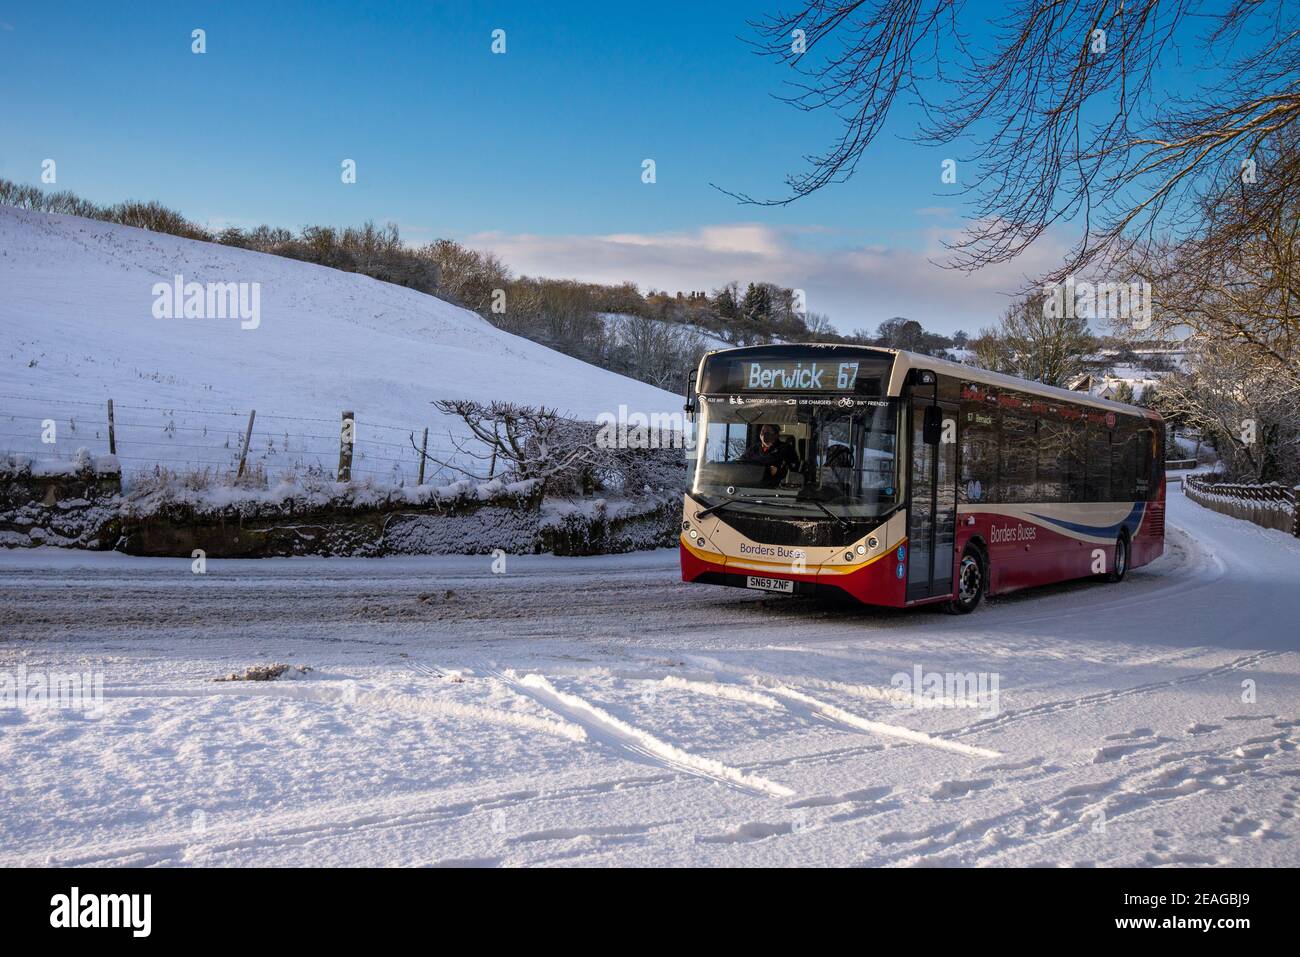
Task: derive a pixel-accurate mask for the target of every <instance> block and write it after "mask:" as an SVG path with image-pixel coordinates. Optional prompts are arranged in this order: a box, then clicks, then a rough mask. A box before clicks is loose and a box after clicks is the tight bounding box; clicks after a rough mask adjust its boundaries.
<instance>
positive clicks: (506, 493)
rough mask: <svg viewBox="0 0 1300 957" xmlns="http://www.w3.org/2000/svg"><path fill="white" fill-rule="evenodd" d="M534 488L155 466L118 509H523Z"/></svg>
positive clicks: (528, 484)
mask: <svg viewBox="0 0 1300 957" xmlns="http://www.w3.org/2000/svg"><path fill="white" fill-rule="evenodd" d="M536 492H537V483H536V482H533V481H523V482H513V483H509V484H507V483H504V482H500V481H490V482H472V481H460V482H452V483H450V484H448V485H385V484H382V483H379V482H375V481H372V480H369V479H365V480H361V481H353V482H336V481H334V480H332V479H330V478H327V477H324V476H321V475H316V474H313V473H310V472H308V473H289V474H286V475H283V476H282V477H280V478H279V479H278V480H277V481H276V482H275V483H274V484H272V483H270V482H268V481H267V480H266V479H265V477H264V476H258V477H254V478H253V479H252V480H249V481H244V480H242V479H235V478H229V477H227V478H221V477H212V476H209V475H208V474H207V473H184V474H177V473H171V472H167V471H166V470H156V471H155V472H154V473H152V474H151V475H149V476H146V477H143V478H137V480H136V482H135V485H134V486H133V488H132V489H131V491H130V493H128V494H127V495H126V496H124V498H123V500H122V510H123V515H124V517H126V518H128V519H129V518H144V517H153V516H159V515H172V516H176V517H181V516H186V515H188V516H193V517H205V516H207V517H211V516H223V517H226V518H229V519H249V518H258V517H266V516H269V517H276V516H288V515H300V514H302V513H304V512H312V511H324V510H334V511H339V512H368V511H383V510H392V509H398V508H408V507H409V508H421V509H431V510H434V511H440V512H445V511H451V510H454V509H456V508H457V507H477V506H479V505H482V504H485V503H489V502H490V503H494V504H498V505H505V506H508V507H526V506H529V505H532V504H535V500H536Z"/></svg>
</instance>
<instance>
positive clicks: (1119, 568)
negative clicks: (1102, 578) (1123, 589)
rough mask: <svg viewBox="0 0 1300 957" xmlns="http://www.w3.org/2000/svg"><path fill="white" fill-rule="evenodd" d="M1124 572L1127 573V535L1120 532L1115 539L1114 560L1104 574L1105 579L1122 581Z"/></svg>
mask: <svg viewBox="0 0 1300 957" xmlns="http://www.w3.org/2000/svg"><path fill="white" fill-rule="evenodd" d="M1126 574H1128V535H1126V534H1125V533H1124V532H1120V533H1119V538H1117V539H1115V561H1114V563H1113V567H1112V568H1111V570H1110V571H1109V572H1108V573H1107V574H1106V581H1108V582H1119V581H1123V580H1124V576H1125V575H1126Z"/></svg>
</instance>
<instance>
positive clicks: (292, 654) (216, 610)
mask: <svg viewBox="0 0 1300 957" xmlns="http://www.w3.org/2000/svg"><path fill="white" fill-rule="evenodd" d="M1167 523H1168V528H1169V536H1170V537H1169V548H1168V552H1167V554H1166V555H1165V557H1164V558H1162V559H1161V560H1159V561H1158V562H1156V563H1154V564H1152V565H1150V566H1147V567H1144V568H1141V569H1136V570H1134V571H1133V572H1131V573H1130V575H1129V577H1128V578H1127V579H1126V581H1125V582H1123V583H1121V584H1119V585H1108V584H1105V583H1102V582H1097V581H1087V582H1076V583H1070V584H1064V585H1059V586H1054V587H1050V588H1043V589H1037V590H1033V591H1027V592H1021V593H1017V594H1015V595H1012V596H1008V597H1006V598H1003V599H995V600H993V601H991V602H989V603H987V604H986V605H985V606H984V607H982V608H981V609H979V610H978V611H976V613H975V614H973V615H970V616H965V617H950V616H946V615H942V614H937V613H932V612H927V611H909V612H901V613H900V612H895V611H888V610H880V609H863V608H857V607H853V606H847V605H846V606H840V605H835V604H827V603H817V602H813V601H811V600H805V599H799V598H786V597H769V596H766V595H763V594H759V593H750V592H746V591H742V590H735V589H721V588H715V587H709V586H698V585H686V584H683V583H681V582H680V581H678V580H677V579H678V575H677V556H676V554H675V553H674V552H670V551H660V552H650V553H635V554H630V555H619V556H603V557H596V558H555V557H552V556H526V557H516V556H510V557H509V558H508V560H507V564H506V567H505V571H504V573H503V574H495V573H494V571H493V562H492V560H491V559H490V558H488V557H486V556H485V557H460V556H456V557H409V558H408V557H402V558H385V559H372V560H366V559H333V560H328V559H273V560H264V561H260V562H250V561H220V560H211V561H209V562H208V571H207V574H206V575H201V576H200V575H194V574H192V573H191V570H190V563H189V562H188V561H180V560H165V559H133V558H129V557H127V556H123V555H118V554H113V553H105V554H99V553H87V552H65V551H60V550H57V549H48V548H43V549H31V550H26V551H21V552H2V553H0V609H3V610H2V611H0V635H3V636H5V637H7V638H9V639H10V640H8V641H4V642H0V676H3V675H13V674H16V672H17V670H18V668H19V667H20V666H25V667H26V669H27V672H28V673H42V672H60V671H62V672H72V671H76V672H83V673H84V672H94V673H99V674H101V675H102V676H103V679H104V700H103V702H102V708H100V709H99V710H97V711H95V710H75V709H67V708H63V709H49V708H39V707H33V706H30V705H29V706H28V707H26V708H22V709H15V708H0V761H3V763H4V766H5V767H7V768H10V769H16V773H10V774H6V775H5V776H4V777H3V780H2V783H0V865H4V866H14V865H27V864H41V863H55V864H96V865H250V866H266V865H293V864H305V865H333V864H353V865H370V864H393V865H397V864H403V865H408V864H409V865H416V864H425V865H428V864H441V865H464V864H478V865H483V866H491V865H502V866H510V865H524V864H535V865H574V864H586V865H631V864H643V865H671V864H701V865H718V866H721V865H758V864H764V865H808V864H826V865H853V864H866V865H872V866H941V865H958V866H985V865H1059V866H1090V865H1106V866H1129V865H1133V866H1154V865H1166V864H1167V865H1179V864H1184V865H1185V864H1208V865H1219V864H1223V865H1227V864H1236V865H1251V866H1256V865H1277V866H1295V865H1297V864H1300V851H1298V849H1297V848H1298V845H1297V837H1296V830H1297V824H1296V818H1295V814H1296V807H1297V801H1300V750H1298V749H1297V743H1298V741H1297V739H1298V738H1300V733H1298V731H1297V729H1300V636H1298V635H1297V631H1296V628H1295V622H1296V620H1297V619H1298V618H1300V540H1297V539H1294V538H1291V537H1289V536H1287V535H1284V534H1282V533H1280V532H1276V531H1271V530H1267V529H1262V528H1258V527H1256V526H1254V525H1250V524H1248V523H1245V522H1241V521H1237V520H1235V519H1231V518H1228V517H1226V516H1222V515H1219V514H1217V513H1214V512H1210V511H1208V510H1205V509H1203V508H1200V507H1199V506H1197V505H1195V504H1193V503H1191V502H1190V501H1188V500H1187V499H1186V498H1184V497H1183V496H1182V495H1181V493H1179V492H1178V491H1176V490H1174V489H1171V496H1170V502H1169V510H1168V519H1167ZM270 663H286V664H291V665H294V666H299V667H307V668H310V669H311V671H309V672H305V673H303V674H301V675H300V676H299V677H298V679H297V680H294V681H272V682H217V681H215V680H214V679H216V678H218V677H221V676H224V675H228V674H230V673H232V672H241V673H242V672H243V671H244V670H245V669H247V668H248V667H250V666H252V665H257V664H263V665H264V664H270ZM917 666H920V667H921V668H922V669H924V671H926V672H935V673H954V672H956V673H970V672H975V673H985V672H988V673H992V674H995V675H997V676H998V678H999V679H1000V681H999V686H998V687H999V693H998V699H999V700H998V706H997V707H996V708H995V709H991V710H990V709H985V708H981V709H979V710H971V709H970V708H968V707H953V708H947V707H921V706H918V702H916V701H915V700H913V695H912V694H911V693H908V692H905V691H903V690H901V688H900V686H899V684H898V683H897V682H895V681H894V680H893V679H894V678H895V677H896V676H898V675H899V674H903V675H909V674H911V673H912V672H913V669H914V668H916V667H917ZM1246 682H1250V683H1251V684H1250V685H1246V684H1244V683H1246ZM0 684H2V679H0ZM1251 688H1253V691H1254V695H1255V697H1254V698H1253V699H1252V698H1251V696H1250V695H1248V694H1247V691H1248V690H1250V689H1251ZM994 752H996V754H997V756H996V757H995V756H992V755H993V753H994Z"/></svg>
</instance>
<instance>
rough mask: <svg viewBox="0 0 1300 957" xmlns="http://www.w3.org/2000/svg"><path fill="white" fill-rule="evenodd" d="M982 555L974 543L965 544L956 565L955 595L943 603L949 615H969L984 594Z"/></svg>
mask: <svg viewBox="0 0 1300 957" xmlns="http://www.w3.org/2000/svg"><path fill="white" fill-rule="evenodd" d="M984 567H985V566H984V556H983V555H982V554H980V550H979V549H978V548H976V547H975V546H974V545H967V546H966V550H965V551H964V552H962V555H961V562H960V563H959V564H958V565H957V595H956V597H955V598H953V600H952V601H950V602H948V604H946V605H944V610H945V611H947V612H948V613H949V614H951V615H969V614H970V613H971V612H973V611H974V610H975V608H976V606H977V605H979V603H980V598H982V597H983V595H984V578H985V572H984Z"/></svg>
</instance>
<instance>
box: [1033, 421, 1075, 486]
mask: <svg viewBox="0 0 1300 957" xmlns="http://www.w3.org/2000/svg"><path fill="white" fill-rule="evenodd" d="M1068 428H1069V426H1067V425H1066V424H1064V423H1062V422H1057V421H1052V420H1050V419H1039V420H1038V501H1040V502H1064V501H1068V498H1067V495H1066V491H1067V490H1066V484H1065V476H1066V461H1065V430H1066V429H1068Z"/></svg>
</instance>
